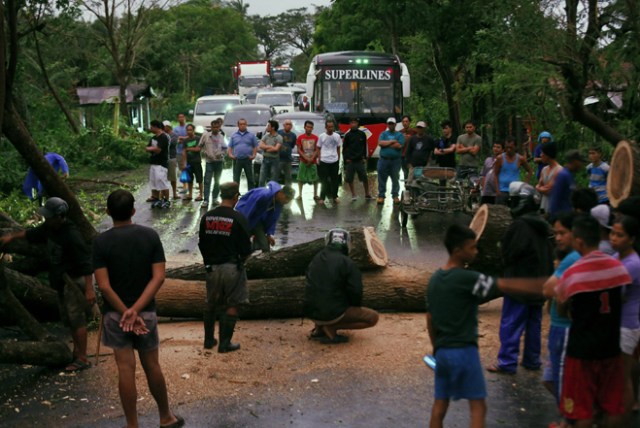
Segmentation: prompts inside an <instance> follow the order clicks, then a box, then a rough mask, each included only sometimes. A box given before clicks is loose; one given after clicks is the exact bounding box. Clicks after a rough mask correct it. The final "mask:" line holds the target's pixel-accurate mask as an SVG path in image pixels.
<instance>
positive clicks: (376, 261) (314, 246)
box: [166, 227, 388, 281]
mask: <svg viewBox="0 0 640 428" xmlns="http://www.w3.org/2000/svg"><path fill="white" fill-rule="evenodd" d="M349 232H350V233H351V243H352V247H351V252H350V254H349V256H350V257H351V259H352V260H353V261H354V262H356V264H357V265H358V267H359V268H360V269H361V270H363V271H364V270H370V269H376V268H380V267H384V266H386V265H387V262H388V257H387V251H386V250H385V248H384V244H383V243H382V242H381V241H380V239H379V238H378V236H377V235H376V233H375V230H374V228H373V227H363V228H360V229H352V230H350V231H349ZM324 245H325V244H324V238H319V239H315V240H313V241H310V242H304V243H302V244H297V245H292V246H291V247H285V248H281V249H279V250H276V251H271V252H269V253H262V254H259V255H257V256H252V257H250V258H249V259H248V260H247V262H246V267H247V277H248V278H249V279H258V278H260V279H264V278H285V277H294V276H301V275H304V274H305V272H306V271H307V267H308V266H309V263H310V262H311V259H313V257H314V256H315V255H316V254H317V253H318V251H320V250H321V249H322V248H323V247H324ZM166 277H167V278H173V279H185V280H194V281H204V280H205V271H204V267H203V265H202V263H196V264H193V265H189V266H183V267H179V268H174V269H167V272H166Z"/></svg>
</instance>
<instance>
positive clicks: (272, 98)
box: [256, 93, 293, 106]
mask: <svg viewBox="0 0 640 428" xmlns="http://www.w3.org/2000/svg"><path fill="white" fill-rule="evenodd" d="M256 103H258V104H267V105H270V106H290V105H292V104H293V95H291V94H288V93H282V94H258V97H257V98H256Z"/></svg>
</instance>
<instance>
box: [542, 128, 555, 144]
mask: <svg viewBox="0 0 640 428" xmlns="http://www.w3.org/2000/svg"><path fill="white" fill-rule="evenodd" d="M543 138H548V139H549V141H553V135H551V133H550V132H548V131H542V132H541V133H540V135H538V143H541V142H542V139H543Z"/></svg>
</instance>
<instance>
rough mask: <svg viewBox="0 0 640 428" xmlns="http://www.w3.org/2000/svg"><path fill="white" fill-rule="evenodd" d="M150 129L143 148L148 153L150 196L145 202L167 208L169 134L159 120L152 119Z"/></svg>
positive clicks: (153, 206) (154, 206)
mask: <svg viewBox="0 0 640 428" xmlns="http://www.w3.org/2000/svg"><path fill="white" fill-rule="evenodd" d="M150 131H151V132H152V133H153V137H151V138H150V139H149V143H148V144H147V147H145V150H146V151H147V152H148V153H149V154H150V156H149V163H150V164H151V166H150V167H149V186H150V187H151V197H150V198H149V199H147V202H153V205H152V208H169V207H170V206H171V202H169V188H170V187H171V184H170V183H169V177H168V173H169V170H168V167H169V136H168V135H167V134H166V133H165V132H164V125H163V124H162V122H160V121H159V120H152V121H151V124H150Z"/></svg>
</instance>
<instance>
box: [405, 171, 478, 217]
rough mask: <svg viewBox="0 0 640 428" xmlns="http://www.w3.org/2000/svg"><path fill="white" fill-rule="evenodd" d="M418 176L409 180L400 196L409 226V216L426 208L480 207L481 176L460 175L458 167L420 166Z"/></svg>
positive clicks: (445, 210) (438, 210)
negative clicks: (461, 176)
mask: <svg viewBox="0 0 640 428" xmlns="http://www.w3.org/2000/svg"><path fill="white" fill-rule="evenodd" d="M413 173H414V179H413V180H412V181H411V182H408V181H405V190H404V191H403V192H402V195H401V198H400V223H401V226H402V227H406V226H407V221H408V219H409V216H411V217H412V218H415V217H417V216H418V215H419V214H422V213H424V212H436V213H452V212H455V211H462V212H467V213H471V212H473V211H474V210H475V209H477V208H478V206H479V203H480V191H479V186H478V177H475V176H470V177H469V178H464V179H458V178H457V177H456V170H455V169H454V168H440V167H424V168H423V167H416V168H414V170H413Z"/></svg>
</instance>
